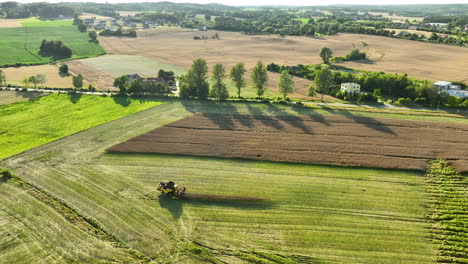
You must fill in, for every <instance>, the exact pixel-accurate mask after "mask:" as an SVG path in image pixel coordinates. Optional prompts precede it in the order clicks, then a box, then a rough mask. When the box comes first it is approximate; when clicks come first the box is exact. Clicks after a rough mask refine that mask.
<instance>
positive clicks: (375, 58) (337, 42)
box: [99, 31, 468, 94]
mask: <svg viewBox="0 0 468 264" xmlns="http://www.w3.org/2000/svg"><path fill="white" fill-rule="evenodd" d="M214 34H218V35H219V36H220V38H221V40H213V39H208V40H193V37H194V36H212V35H214ZM99 40H100V43H101V45H102V46H103V48H104V49H105V50H106V51H107V52H108V53H112V54H123V55H140V56H144V57H147V58H150V59H154V60H156V61H160V62H162V63H167V64H171V65H174V66H177V67H181V68H185V69H188V68H189V67H190V65H191V63H192V60H194V59H196V58H198V57H201V58H204V59H206V60H207V61H208V64H209V65H213V64H215V63H223V64H225V65H226V66H227V67H228V68H230V67H231V66H232V65H233V64H235V63H237V62H240V61H242V62H245V64H246V67H247V68H252V67H253V66H254V65H255V63H256V62H257V60H263V61H264V62H265V63H270V62H275V63H278V64H281V65H296V64H317V63H321V59H320V57H319V56H318V52H319V50H320V48H321V47H324V46H326V47H329V48H331V49H332V50H333V54H334V55H336V56H344V55H346V54H347V53H349V52H350V50H351V49H353V48H355V47H362V44H361V43H362V42H363V41H365V42H366V43H367V44H368V45H369V46H368V47H369V48H368V49H366V50H365V51H366V53H367V54H368V55H369V56H370V59H371V61H369V62H364V63H363V62H359V61H356V62H345V63H343V65H344V66H347V67H351V68H357V69H363V70H368V71H378V72H380V71H384V72H387V73H400V74H403V73H407V74H408V75H409V76H410V77H414V78H420V79H429V80H451V81H465V82H466V81H467V80H468V73H467V71H466V70H465V69H466V65H467V64H466V61H468V52H467V50H466V48H463V47H456V46H448V45H439V44H433V43H425V42H419V41H411V40H405V39H396V38H388V37H381V36H371V35H362V34H350V33H340V34H337V35H335V36H324V37H315V38H309V37H300V36H287V37H279V36H277V35H264V36H251V35H243V34H241V33H236V32H223V31H206V32H175V33H165V34H158V35H154V36H148V35H144V34H140V33H139V37H138V38H118V37H100V38H99ZM272 82H273V80H272ZM273 86H276V85H273ZM297 87H298V89H297V93H302V94H305V93H306V87H307V85H299V83H298V84H297Z"/></svg>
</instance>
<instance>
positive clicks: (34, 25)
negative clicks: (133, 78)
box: [0, 20, 104, 66]
mask: <svg viewBox="0 0 468 264" xmlns="http://www.w3.org/2000/svg"><path fill="white" fill-rule="evenodd" d="M23 25H27V26H23V27H15V28H1V27H0V36H2V37H1V38H0V66H2V65H6V64H8V65H11V64H16V63H47V62H48V61H49V59H50V58H49V57H42V56H40V55H39V47H40V45H41V41H42V40H43V39H47V40H62V41H63V42H64V43H65V45H67V46H68V47H70V48H71V49H72V51H73V56H72V58H71V59H77V58H84V57H94V56H98V55H101V54H103V53H104V50H103V49H102V47H101V46H99V44H96V43H91V42H89V37H88V34H87V33H86V32H80V31H78V29H77V28H76V27H74V26H71V22H70V21H69V20H63V21H36V20H27V21H25V22H23Z"/></svg>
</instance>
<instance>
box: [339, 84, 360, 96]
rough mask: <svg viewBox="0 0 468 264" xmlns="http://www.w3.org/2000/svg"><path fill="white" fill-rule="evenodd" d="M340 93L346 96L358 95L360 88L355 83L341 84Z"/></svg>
mask: <svg viewBox="0 0 468 264" xmlns="http://www.w3.org/2000/svg"><path fill="white" fill-rule="evenodd" d="M341 91H342V92H346V93H348V94H351V93H353V94H358V93H361V86H360V85H359V84H357V83H342V84H341Z"/></svg>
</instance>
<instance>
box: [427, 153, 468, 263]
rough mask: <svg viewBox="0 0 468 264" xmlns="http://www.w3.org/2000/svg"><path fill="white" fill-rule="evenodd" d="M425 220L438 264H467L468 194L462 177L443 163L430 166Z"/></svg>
mask: <svg viewBox="0 0 468 264" xmlns="http://www.w3.org/2000/svg"><path fill="white" fill-rule="evenodd" d="M426 176H427V182H428V191H429V196H430V200H429V203H428V212H427V214H426V219H427V220H428V222H429V223H430V231H431V236H432V241H433V243H434V244H435V245H436V246H437V248H438V250H439V255H438V257H437V262H439V263H468V250H467V249H468V235H467V234H468V218H467V209H468V197H467V195H468V192H467V188H468V186H467V184H466V181H465V179H464V177H463V176H461V175H459V174H458V173H457V172H456V171H455V169H454V168H452V167H450V166H449V165H448V164H447V162H446V161H444V160H434V161H431V162H430V163H429V168H428V171H427V175H426Z"/></svg>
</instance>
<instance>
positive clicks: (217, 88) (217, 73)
mask: <svg viewBox="0 0 468 264" xmlns="http://www.w3.org/2000/svg"><path fill="white" fill-rule="evenodd" d="M225 77H226V69H224V66H223V65H222V64H220V63H218V64H215V65H214V66H213V76H212V77H211V78H212V80H213V85H212V88H211V96H212V97H214V98H217V99H219V100H221V101H224V100H226V99H227V98H228V97H229V92H228V90H227V88H226V84H224V78H225Z"/></svg>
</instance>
